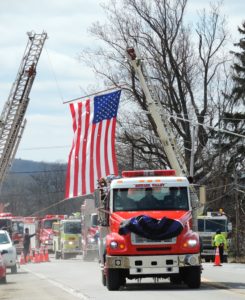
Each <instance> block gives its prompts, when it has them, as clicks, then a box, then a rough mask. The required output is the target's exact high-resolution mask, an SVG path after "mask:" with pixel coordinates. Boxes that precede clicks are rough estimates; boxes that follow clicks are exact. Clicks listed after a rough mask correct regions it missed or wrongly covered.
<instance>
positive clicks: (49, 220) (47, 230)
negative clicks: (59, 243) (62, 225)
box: [38, 215, 65, 251]
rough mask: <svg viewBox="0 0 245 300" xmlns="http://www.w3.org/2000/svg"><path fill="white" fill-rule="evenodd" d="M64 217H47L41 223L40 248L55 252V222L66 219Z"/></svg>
mask: <svg viewBox="0 0 245 300" xmlns="http://www.w3.org/2000/svg"><path fill="white" fill-rule="evenodd" d="M64 218H65V216H64V215H46V216H45V217H44V218H42V219H41V221H40V226H39V233H38V236H39V244H40V246H43V247H47V248H48V250H49V251H52V250H53V237H54V235H53V229H52V225H53V223H54V222H58V221H59V220H62V219H64Z"/></svg>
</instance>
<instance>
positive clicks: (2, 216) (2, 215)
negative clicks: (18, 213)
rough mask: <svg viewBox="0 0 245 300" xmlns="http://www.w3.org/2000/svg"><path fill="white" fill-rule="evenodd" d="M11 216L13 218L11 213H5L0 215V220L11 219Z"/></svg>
mask: <svg viewBox="0 0 245 300" xmlns="http://www.w3.org/2000/svg"><path fill="white" fill-rule="evenodd" d="M12 216H13V215H12V213H8V212H6V213H0V217H1V218H5V217H12Z"/></svg>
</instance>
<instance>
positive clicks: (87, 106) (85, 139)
mask: <svg viewBox="0 0 245 300" xmlns="http://www.w3.org/2000/svg"><path fill="white" fill-rule="evenodd" d="M85 111H86V114H85V130H84V136H83V141H82V143H83V146H82V161H81V166H82V172H81V182H82V195H84V194H86V154H87V142H88V130H89V118H90V101H89V100H87V101H86V104H85Z"/></svg>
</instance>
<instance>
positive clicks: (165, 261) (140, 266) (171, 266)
mask: <svg viewBox="0 0 245 300" xmlns="http://www.w3.org/2000/svg"><path fill="white" fill-rule="evenodd" d="M200 265H201V259H200V255H199V254H185V255H157V256H106V266H107V267H108V268H113V269H128V270H129V274H132V275H140V274H143V275H145V274H177V273H179V268H181V267H187V266H200Z"/></svg>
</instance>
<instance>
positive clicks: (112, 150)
mask: <svg viewBox="0 0 245 300" xmlns="http://www.w3.org/2000/svg"><path fill="white" fill-rule="evenodd" d="M111 122H112V130H111V153H112V163H113V169H114V174H115V175H118V168H117V160H116V151H115V141H116V137H115V135H116V118H112V120H111Z"/></svg>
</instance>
